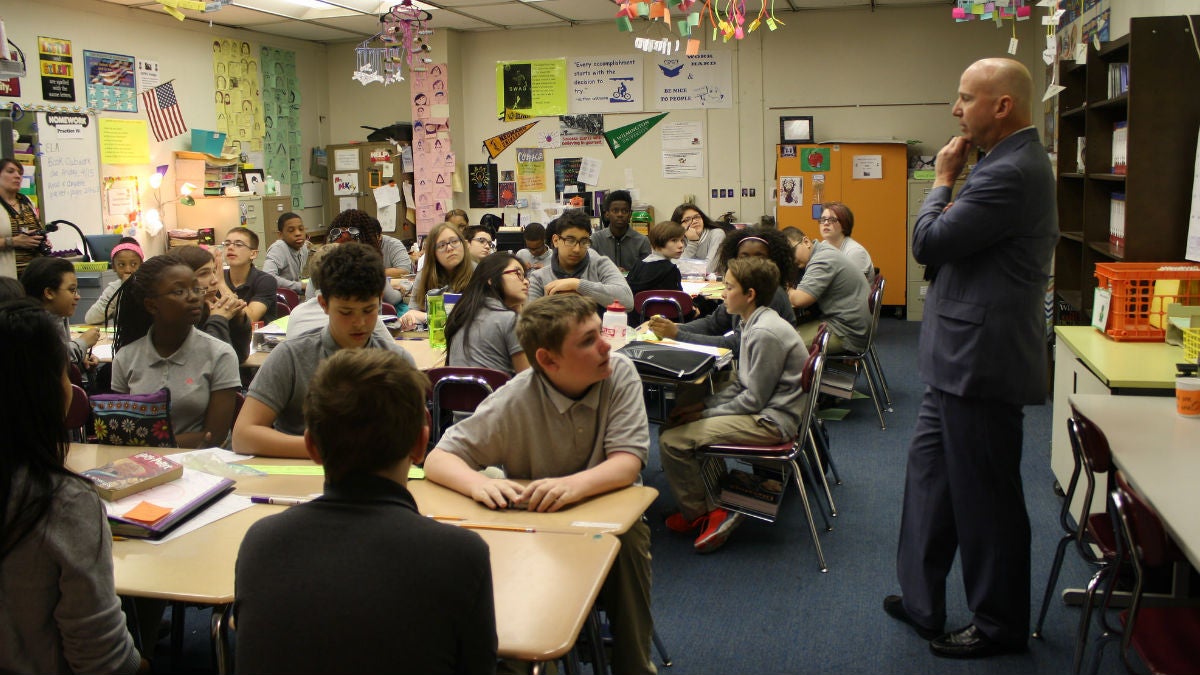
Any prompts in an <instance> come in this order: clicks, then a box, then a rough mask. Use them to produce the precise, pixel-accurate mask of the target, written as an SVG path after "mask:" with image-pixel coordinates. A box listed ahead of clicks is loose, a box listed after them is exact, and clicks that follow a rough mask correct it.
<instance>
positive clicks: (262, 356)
mask: <svg viewBox="0 0 1200 675" xmlns="http://www.w3.org/2000/svg"><path fill="white" fill-rule="evenodd" d="M396 344H398V345H400V346H401V347H403V348H404V351H406V352H408V353H409V354H411V355H412V357H413V360H414V361H416V362H417V368H419V369H421V370H429V369H430V368H437V367H438V366H441V365H444V364H445V361H446V351H445V350H444V349H434V348H433V347H430V346H429V340H426V339H421V338H407V337H401V338H398V339H397V340H396ZM269 355H270V352H250V356H247V357H246V360H245V361H243V362H242V365H243V366H246V367H247V368H261V367H262V364H263V363H264V362H265V361H266V360H267V356H269Z"/></svg>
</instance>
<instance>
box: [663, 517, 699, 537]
mask: <svg viewBox="0 0 1200 675" xmlns="http://www.w3.org/2000/svg"><path fill="white" fill-rule="evenodd" d="M702 524H704V516H700V517H699V518H697V519H695V520H693V521H690V522H689V521H687V520H685V519H684V517H683V514H682V513H672V514H671V515H669V516H667V529H668V530H670V531H672V532H679V533H687V532H691V531H692V530H694V529H696V528H698V527H700V526H701V525H702Z"/></svg>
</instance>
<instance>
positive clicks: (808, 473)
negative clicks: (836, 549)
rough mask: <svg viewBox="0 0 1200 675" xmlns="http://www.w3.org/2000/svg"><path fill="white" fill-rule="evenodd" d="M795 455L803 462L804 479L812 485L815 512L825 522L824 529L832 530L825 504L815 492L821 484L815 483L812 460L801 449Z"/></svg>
mask: <svg viewBox="0 0 1200 675" xmlns="http://www.w3.org/2000/svg"><path fill="white" fill-rule="evenodd" d="M797 456H798V457H799V458H800V460H801V461H803V462H804V465H803V467H801V468H802V469H803V470H804V475H803V478H804V480H805V481H808V484H809V485H810V486H811V487H812V490H813V501H815V502H816V503H817V512H818V513H820V514H821V521H822V522H824V523H825V531H826V532H833V525H830V524H829V517H830V516H829V515H828V514H827V513H826V512H825V505H824V504H822V503H821V498H820V495H818V494H817V493H818V492H819V491H820V489H821V486H820V484H818V483H817V479H816V477H815V475H816V474H815V471H814V470H813V465H812V461H811V460H809V458H808V453H806V452H804V451H803V450H801V451H800V453H799V455H797Z"/></svg>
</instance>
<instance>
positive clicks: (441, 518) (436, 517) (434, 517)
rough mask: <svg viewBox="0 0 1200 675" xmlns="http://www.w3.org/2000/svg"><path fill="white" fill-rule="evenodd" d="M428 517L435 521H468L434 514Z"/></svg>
mask: <svg viewBox="0 0 1200 675" xmlns="http://www.w3.org/2000/svg"><path fill="white" fill-rule="evenodd" d="M426 517H427V518H433V519H434V520H466V518H459V517H458V516H435V515H432V514H431V515H429V516H426Z"/></svg>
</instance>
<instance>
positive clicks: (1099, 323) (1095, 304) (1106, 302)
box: [1092, 288, 1112, 332]
mask: <svg viewBox="0 0 1200 675" xmlns="http://www.w3.org/2000/svg"><path fill="white" fill-rule="evenodd" d="M1111 305H1112V291H1110V290H1108V289H1107V288H1097V289H1096V295H1095V299H1094V300H1092V327H1093V328H1095V329H1096V330H1098V331H1100V332H1104V331H1105V329H1107V328H1108V310H1109V308H1110V307H1111Z"/></svg>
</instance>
